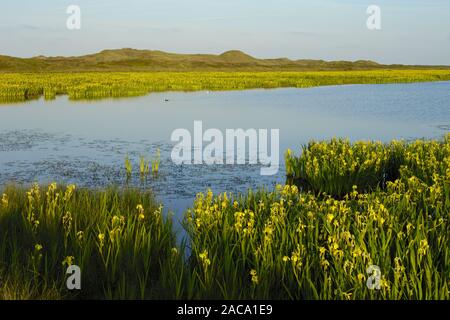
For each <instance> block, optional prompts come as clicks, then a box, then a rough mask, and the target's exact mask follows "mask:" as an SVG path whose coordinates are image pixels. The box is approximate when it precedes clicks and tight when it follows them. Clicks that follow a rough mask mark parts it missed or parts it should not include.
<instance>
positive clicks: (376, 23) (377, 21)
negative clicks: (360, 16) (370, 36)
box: [366, 4, 381, 30]
mask: <svg viewBox="0 0 450 320" xmlns="http://www.w3.org/2000/svg"><path fill="white" fill-rule="evenodd" d="M366 13H367V14H368V15H369V17H368V18H367V21H366V25H367V29H369V30H381V8H380V7H379V6H377V5H374V4H373V5H370V6H369V7H367V10H366Z"/></svg>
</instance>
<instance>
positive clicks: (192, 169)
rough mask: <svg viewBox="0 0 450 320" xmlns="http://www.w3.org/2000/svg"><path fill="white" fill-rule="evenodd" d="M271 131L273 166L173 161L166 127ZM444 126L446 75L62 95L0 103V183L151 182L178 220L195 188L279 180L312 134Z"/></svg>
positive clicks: (449, 95) (365, 134)
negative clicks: (154, 169)
mask: <svg viewBox="0 0 450 320" xmlns="http://www.w3.org/2000/svg"><path fill="white" fill-rule="evenodd" d="M195 120H201V121H203V126H204V127H205V128H217V129H220V130H223V131H224V130H225V129H226V128H231V129H234V128H242V129H249V128H255V129H279V130H280V161H281V168H280V170H279V172H278V174H276V175H273V176H261V175H260V166H259V165H213V166H208V165H183V166H177V165H175V164H174V163H173V162H172V161H171V158H170V153H171V151H172V148H173V145H174V143H172V142H171V141H170V136H171V133H172V132H173V130H175V129H177V128H186V129H189V130H191V131H192V130H193V124H194V121H195ZM449 131H450V82H433V83H413V84H388V85H346V86H328V87H316V88H307V89H271V90H246V91H226V92H204V91H202V92H190V93H181V92H166V93H153V94H149V95H147V96H143V97H137V98H123V99H106V100H94V101H70V100H68V98H67V97H66V96H59V97H57V98H56V99H55V100H52V101H45V100H43V99H39V100H33V101H27V102H23V103H14V104H3V105H0V185H4V184H6V183H9V182H15V183H19V184H25V185H28V184H30V183H33V182H39V183H47V182H50V181H57V182H61V183H76V184H77V185H79V186H88V187H104V186H109V185H118V186H124V185H127V181H126V174H125V168H124V158H125V157H126V156H127V155H128V157H129V158H130V159H131V160H132V161H133V168H134V171H135V174H134V175H133V177H132V179H131V181H129V182H128V184H131V185H134V186H137V187H141V188H151V189H153V190H154V191H155V193H156V195H157V198H158V199H160V200H161V201H162V202H163V203H164V205H165V208H166V209H170V210H171V211H174V212H175V214H176V216H177V217H181V215H182V212H183V211H184V210H185V209H186V208H187V207H188V206H189V205H191V204H192V200H193V199H194V197H195V194H196V193H197V192H201V191H205V190H207V189H208V188H211V189H212V190H213V191H214V192H222V191H232V192H243V191H246V190H247V189H248V188H257V187H259V186H265V187H267V188H272V187H273V186H274V185H275V184H277V183H284V181H285V176H284V168H283V165H284V161H283V153H284V151H285V150H286V149H287V148H291V149H293V150H294V152H296V153H297V154H298V152H299V150H300V147H301V145H302V144H305V143H307V142H308V141H309V140H311V139H316V140H320V139H329V138H332V137H334V136H337V137H348V138H349V139H350V140H361V139H363V140H381V141H389V140H391V139H415V138H441V137H442V136H443V135H444V134H445V133H446V132H449ZM157 149H160V150H161V165H160V174H159V176H158V178H152V177H149V178H148V180H147V181H146V182H144V183H142V182H141V180H140V178H139V173H138V171H139V156H140V155H145V156H147V157H151V156H154V155H155V154H156V150H157Z"/></svg>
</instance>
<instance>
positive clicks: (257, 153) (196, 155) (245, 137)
mask: <svg viewBox="0 0 450 320" xmlns="http://www.w3.org/2000/svg"><path fill="white" fill-rule="evenodd" d="M170 139H171V141H172V142H177V144H176V145H175V147H174V148H173V149H172V153H171V158H172V161H173V162H174V163H175V164H177V165H181V164H187V165H196V164H207V165H213V164H219V165H220V164H247V163H248V164H254V165H256V164H260V165H262V166H263V167H261V169H260V173H261V175H263V176H269V175H274V174H277V173H278V169H279V167H280V159H279V158H280V130H279V129H271V130H270V142H269V130H268V129H258V130H256V129H247V130H244V129H226V130H225V135H224V134H223V132H222V131H221V130H219V129H215V128H211V129H207V130H206V131H204V132H203V122H202V121H194V134H193V135H191V132H190V131H189V130H188V129H176V130H174V131H173V132H172V135H171V138H170ZM204 142H205V143H207V145H206V146H205V147H204V146H203V143H204ZM269 143H270V153H269ZM247 151H248V157H247Z"/></svg>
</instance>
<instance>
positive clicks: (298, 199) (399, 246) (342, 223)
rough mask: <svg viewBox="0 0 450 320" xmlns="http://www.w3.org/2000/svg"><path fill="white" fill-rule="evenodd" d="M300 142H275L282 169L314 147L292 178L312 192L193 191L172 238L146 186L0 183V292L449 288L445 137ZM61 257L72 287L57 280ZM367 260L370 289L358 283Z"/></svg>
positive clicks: (321, 293)
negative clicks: (75, 272)
mask: <svg viewBox="0 0 450 320" xmlns="http://www.w3.org/2000/svg"><path fill="white" fill-rule="evenodd" d="M310 146H311V147H310V148H309V149H307V150H309V151H310V153H309V154H306V153H305V154H304V155H301V156H300V158H296V157H294V156H293V154H292V153H291V152H287V159H288V160H287V161H288V164H289V165H290V166H291V167H289V169H288V171H289V172H291V173H294V174H298V173H303V172H304V171H302V170H303V168H306V167H307V165H305V164H304V163H308V161H312V162H311V163H314V160H313V159H314V157H316V158H317V157H318V156H319V155H320V157H322V156H323V157H325V158H324V159H326V161H323V162H322V163H321V166H319V167H318V170H315V168H313V169H314V170H311V171H310V172H309V173H308V175H307V176H305V177H304V179H308V180H309V181H311V182H310V183H311V185H313V186H314V182H315V181H319V182H320V183H321V184H322V185H321V184H318V186H319V187H320V188H319V189H318V190H320V191H321V192H317V190H310V191H307V190H301V189H300V188H299V187H297V186H296V185H295V184H293V185H289V184H288V185H285V186H281V185H279V186H277V187H276V188H275V189H274V190H272V191H269V190H264V189H261V190H258V191H251V190H250V191H248V192H247V193H245V194H241V195H232V194H230V193H226V192H225V193H222V194H219V195H214V194H213V193H212V192H211V191H208V192H206V193H200V194H198V195H197V197H196V199H195V201H194V203H193V205H192V207H191V208H190V209H188V210H187V211H186V213H185V216H184V219H183V226H184V228H185V230H186V233H187V235H188V237H187V238H186V239H184V240H183V241H182V242H181V244H178V245H177V244H176V239H175V234H174V231H173V229H174V228H173V225H172V220H171V219H170V218H164V217H163V213H162V208H161V207H160V206H159V205H158V204H157V203H155V201H154V199H153V197H152V195H151V194H150V193H147V192H142V191H139V190H133V189H125V190H122V191H119V190H117V189H107V190H104V191H91V190H86V189H80V190H77V189H76V188H75V187H74V186H68V187H66V188H61V187H57V186H56V184H51V185H49V186H46V187H45V188H44V187H39V186H37V185H35V186H33V187H32V188H31V189H29V190H23V189H22V188H18V187H13V186H10V187H6V188H4V190H2V191H1V192H0V194H1V195H2V197H1V202H0V299H2V298H3V299H54V298H62V299H70V298H91V299H105V298H108V299H109V298H111V299H135V298H138V299H141V298H150V299H179V298H187V299H349V300H350V299H404V300H408V299H442V300H447V299H449V298H450V288H449V276H450V271H449V270H450V255H449V252H450V251H449V250H448V244H449V241H450V238H449V236H450V233H449V230H450V225H449V220H450V166H449V164H450V139H449V136H447V137H446V138H444V140H442V141H416V142H412V143H404V142H392V143H390V144H380V143H372V142H366V143H363V142H360V143H356V144H350V143H349V142H347V141H345V140H332V141H331V142H321V143H311V144H310ZM341 154H344V155H345V157H349V159H347V160H345V159H346V158H345V157H344V158H342V157H341V156H340V155H341ZM379 155H381V156H379ZM301 157H305V158H304V159H301ZM351 157H354V158H351ZM291 160H292V162H291ZM342 161H346V164H349V165H348V166H347V167H345V166H344V168H343V169H341V167H340V165H342V164H343V163H342ZM366 161H368V162H367V165H366V167H367V168H366V167H364V170H362V169H361V168H359V167H358V166H360V165H361V164H364V163H366ZM297 162H299V163H301V164H302V165H301V166H299V165H298V163H297ZM325 164H328V167H327V166H325ZM391 166H392V167H395V168H397V167H398V168H399V169H398V170H397V171H395V172H394V171H393V173H389V171H388V170H387V169H386V168H391ZM299 167H300V168H301V169H300V170H299V169H298V168H299ZM352 168H353V169H352ZM296 170H297V171H296ZM340 170H344V172H345V174H344V175H341V174H340V172H341V171H340ZM296 172H298V173H296ZM372 173H373V175H374V177H375V176H376V178H372V177H371V174H372ZM389 174H392V175H391V176H390V177H394V174H395V179H394V178H392V179H387V178H386V175H389ZM333 179H335V180H333ZM379 179H384V182H383V183H380V180H379ZM333 181H335V182H333ZM327 184H329V186H328V188H329V190H331V192H329V193H328V194H327V193H324V192H325V191H324V190H326V189H325V188H326V187H327ZM360 186H361V187H360ZM342 190H348V192H347V193H345V194H344V195H342V194H341V192H342ZM333 191H339V192H333ZM333 193H335V194H333ZM70 264H76V265H78V266H80V267H81V270H82V290H81V291H68V290H67V289H66V287H65V277H66V275H65V269H66V268H67V266H68V265H70ZM371 266H378V267H379V268H380V272H381V275H380V283H379V285H380V287H379V289H370V288H369V287H368V286H367V281H368V279H369V277H370V276H371V274H370V273H368V271H367V270H368V268H369V267H371Z"/></svg>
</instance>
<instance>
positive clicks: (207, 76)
mask: <svg viewBox="0 0 450 320" xmlns="http://www.w3.org/2000/svg"><path fill="white" fill-rule="evenodd" d="M0 80H1V81H0V103H8V102H10V101H11V100H17V101H23V100H27V99H33V98H36V97H40V96H44V97H45V99H54V98H55V97H56V96H57V95H68V96H69V98H70V99H73V100H80V99H101V98H109V97H131V96H141V95H145V94H148V93H151V92H161V91H198V90H243V89H254V88H281V87H293V88H305V87H315V86H324V85H343V84H380V83H408V82H423V81H443V80H450V70H382V71H380V70H374V71H321V72H153V73H146V72H103V73H102V72H84V73H83V72H80V73H3V74H0Z"/></svg>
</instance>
